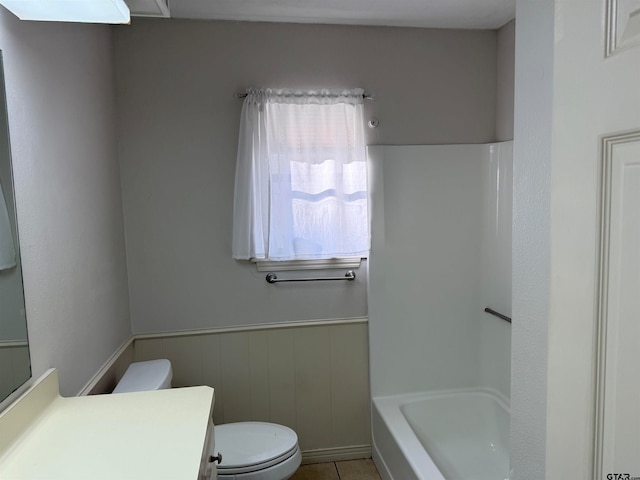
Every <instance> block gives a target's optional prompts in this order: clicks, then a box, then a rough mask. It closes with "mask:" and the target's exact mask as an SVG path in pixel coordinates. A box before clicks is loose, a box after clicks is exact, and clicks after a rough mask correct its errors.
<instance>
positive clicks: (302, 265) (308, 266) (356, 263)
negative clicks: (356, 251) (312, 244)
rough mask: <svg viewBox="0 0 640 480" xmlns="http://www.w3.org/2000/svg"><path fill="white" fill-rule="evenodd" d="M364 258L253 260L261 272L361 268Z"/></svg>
mask: <svg viewBox="0 0 640 480" xmlns="http://www.w3.org/2000/svg"><path fill="white" fill-rule="evenodd" d="M362 260H363V259H362V258H360V257H353V258H332V259H327V260H288V261H284V262H274V261H270V260H251V261H252V262H253V263H255V264H256V268H257V270H258V271H259V272H283V271H291V270H325V269H329V268H346V269H353V268H360V263H362Z"/></svg>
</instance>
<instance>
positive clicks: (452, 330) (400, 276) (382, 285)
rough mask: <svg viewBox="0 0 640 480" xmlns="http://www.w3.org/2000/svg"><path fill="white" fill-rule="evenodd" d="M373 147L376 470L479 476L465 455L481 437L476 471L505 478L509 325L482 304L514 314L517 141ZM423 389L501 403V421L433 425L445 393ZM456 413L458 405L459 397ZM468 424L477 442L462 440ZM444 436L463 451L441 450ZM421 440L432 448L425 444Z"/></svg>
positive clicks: (394, 474)
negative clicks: (438, 428) (469, 471)
mask: <svg viewBox="0 0 640 480" xmlns="http://www.w3.org/2000/svg"><path fill="white" fill-rule="evenodd" d="M369 158H370V161H371V162H370V164H371V172H370V177H371V178H370V184H371V189H372V193H371V202H372V207H371V211H372V250H371V259H370V265H369V268H370V270H369V328H370V331H369V335H370V368H371V391H372V397H373V405H374V412H373V425H372V431H373V451H374V460H375V461H376V464H377V466H378V470H379V471H380V472H381V474H382V476H383V477H384V478H386V479H395V480H401V479H406V478H416V479H431V478H437V477H433V471H434V470H433V469H434V468H435V471H439V472H441V475H443V476H442V478H446V479H447V480H455V479H457V478H465V480H471V477H468V476H464V475H466V474H461V473H459V472H462V471H464V464H465V463H466V462H469V461H471V459H469V458H465V455H467V456H468V455H470V454H471V453H469V452H474V451H475V452H479V451H483V449H484V450H486V451H487V455H486V458H483V460H482V461H483V462H484V461H485V460H486V461H487V468H486V469H485V472H486V475H484V474H481V473H480V472H479V471H478V472H477V473H476V476H474V477H473V479H477V480H485V479H486V480H493V479H494V478H495V480H503V479H504V478H507V476H508V444H507V439H506V436H505V435H504V432H505V431H508V398H509V380H510V334H511V331H510V324H509V323H508V322H506V321H504V320H502V319H500V318H497V317H494V316H491V315H489V314H487V313H485V312H484V308H485V307H490V308H492V309H494V310H496V311H498V312H500V313H503V314H505V315H507V316H511V218H512V207H511V205H512V201H511V198H512V197H511V195H512V158H513V146H512V142H503V143H493V144H482V145H437V146H391V147H387V146H376V147H369ZM416 395H418V396H419V397H421V398H422V397H424V398H435V397H437V398H443V396H444V397H445V398H447V396H451V397H448V398H450V399H451V405H455V404H460V405H467V406H468V407H465V408H461V409H460V412H459V413H460V418H462V415H463V413H464V411H465V410H467V411H469V409H477V408H478V409H482V408H484V409H485V410H487V412H489V411H491V412H494V413H495V415H492V416H490V418H491V419H492V420H491V421H490V422H489V423H490V424H491V425H492V427H491V428H489V427H488V426H487V428H484V427H481V426H480V425H479V424H472V422H467V424H466V427H468V430H465V429H464V428H463V427H464V425H461V426H460V428H457V429H456V428H452V430H451V431H450V432H448V433H447V432H440V433H437V434H436V432H434V428H433V426H432V425H427V424H424V423H421V421H422V420H424V419H427V418H435V417H437V416H438V415H440V414H441V413H438V412H440V410H436V407H437V406H442V405H445V404H447V403H448V402H444V403H443V402H442V401H433V400H432V401H420V402H418V403H414V402H413V400H414V399H415V397H416ZM452 395H453V396H452ZM454 399H455V400H454ZM409 404H411V405H412V406H411V408H409V407H406V405H409ZM390 405H395V407H391V406H390ZM403 406H404V407H403ZM407 409H409V410H407ZM407 411H411V412H412V414H411V415H410V416H409V417H410V418H407V416H406V412H407ZM393 412H396V413H393ZM447 414H448V415H453V416H454V417H455V416H456V413H455V411H452V410H451V409H450V408H448V409H447ZM434 415H435V417H434ZM505 418H506V419H507V421H506V423H505ZM403 425H404V426H403ZM487 425H488V424H487ZM505 429H506V430H505ZM429 432H432V433H434V435H429ZM472 433H473V434H472ZM469 435H471V437H473V438H475V439H476V440H474V441H475V442H476V443H477V445H473V446H471V447H470V448H467V449H466V450H465V448H462V447H463V446H464V445H463V443H464V442H463V439H464V438H465V437H467V438H470V437H469ZM425 439H428V440H425ZM434 439H435V440H434ZM421 440H422V442H421ZM445 443H449V444H452V445H454V447H455V448H453V449H452V450H451V449H450V450H448V451H449V452H456V453H455V454H452V455H451V456H447V455H444V456H443V455H442V451H443V449H445V450H446V449H447V448H448V447H446V446H445ZM416 445H421V448H423V449H424V450H425V451H426V454H425V452H423V453H422V454H417V453H416V450H415V448H414V447H415V446H416ZM458 447H459V448H458ZM485 447H486V448H485ZM464 451H466V452H467V453H466V454H465V453H462V452H464ZM491 451H493V452H494V454H491V453H489V452H491ZM418 457H419V458H418ZM399 459H400V460H399ZM401 459H404V460H401ZM425 459H429V463H427V461H426V460H425ZM452 459H453V460H454V461H453V463H452ZM403 462H404V463H403ZM456 462H458V464H456ZM496 472H501V473H500V474H497V476H496ZM460 475H463V476H460Z"/></svg>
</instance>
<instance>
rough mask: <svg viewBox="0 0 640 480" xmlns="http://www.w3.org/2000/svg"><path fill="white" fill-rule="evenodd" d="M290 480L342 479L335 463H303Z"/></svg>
mask: <svg viewBox="0 0 640 480" xmlns="http://www.w3.org/2000/svg"><path fill="white" fill-rule="evenodd" d="M290 480H340V477H338V471H337V470H336V466H335V464H333V463H314V464H311V465H302V466H301V467H300V468H298V470H297V471H296V473H294V474H293V477H291V479H290Z"/></svg>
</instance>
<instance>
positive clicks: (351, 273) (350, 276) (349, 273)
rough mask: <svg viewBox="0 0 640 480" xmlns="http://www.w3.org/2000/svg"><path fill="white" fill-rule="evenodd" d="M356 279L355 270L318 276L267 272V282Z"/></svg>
mask: <svg viewBox="0 0 640 480" xmlns="http://www.w3.org/2000/svg"><path fill="white" fill-rule="evenodd" d="M355 279H356V272H354V271H353V270H349V271H347V273H345V274H344V277H318V278H278V276H277V275H276V274H275V273H273V272H269V273H267V277H266V280H267V283H280V282H323V281H327V280H348V281H352V280H355Z"/></svg>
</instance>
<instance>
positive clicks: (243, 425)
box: [213, 422, 298, 471]
mask: <svg viewBox="0 0 640 480" xmlns="http://www.w3.org/2000/svg"><path fill="white" fill-rule="evenodd" d="M213 432H214V435H215V450H216V451H217V452H220V453H221V454H222V463H220V465H219V466H218V470H219V471H220V470H225V471H226V470H231V469H233V470H237V469H239V470H243V471H247V470H252V468H251V467H255V466H258V467H259V468H264V467H265V464H270V465H273V464H275V463H277V462H280V461H283V460H285V459H287V458H288V457H290V456H291V455H293V454H294V453H295V451H296V449H297V447H298V436H297V435H296V432H294V431H293V430H291V429H290V428H289V427H285V426H283V425H276V424H274V423H265V422H238V423H226V424H223V425H216V426H215V428H214V429H213ZM254 469H255V468H254Z"/></svg>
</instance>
